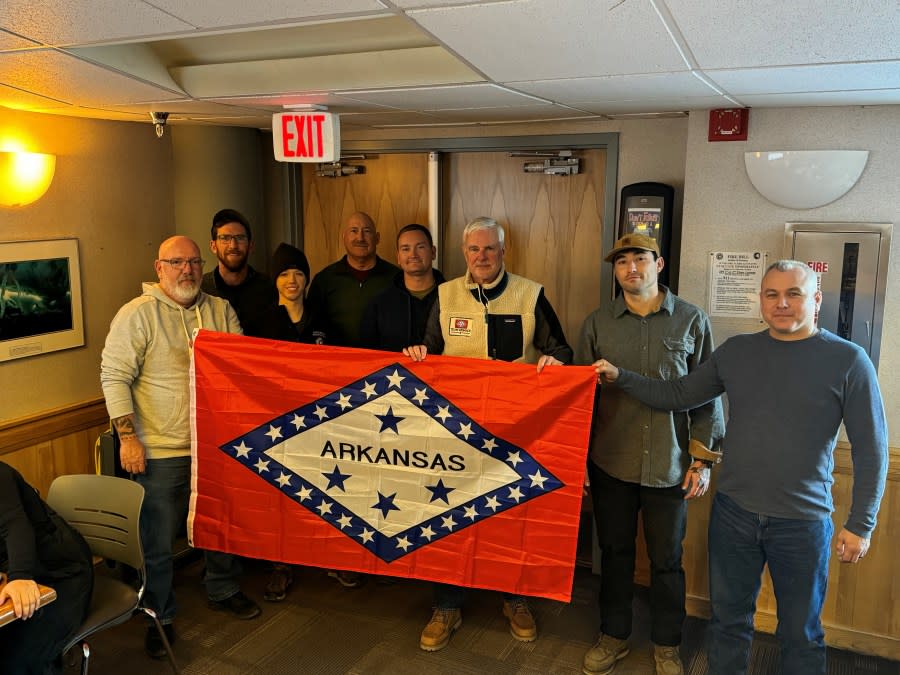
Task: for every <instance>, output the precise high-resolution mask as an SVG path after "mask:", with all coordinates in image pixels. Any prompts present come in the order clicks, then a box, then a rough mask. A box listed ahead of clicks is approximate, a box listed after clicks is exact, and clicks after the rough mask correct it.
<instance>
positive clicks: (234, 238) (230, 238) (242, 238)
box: [216, 234, 248, 244]
mask: <svg viewBox="0 0 900 675" xmlns="http://www.w3.org/2000/svg"><path fill="white" fill-rule="evenodd" d="M216 239H218V240H219V241H221V242H222V243H223V244H230V243H231V242H234V243H235V244H246V243H247V239H248V237H247V235H246V234H218V235H216Z"/></svg>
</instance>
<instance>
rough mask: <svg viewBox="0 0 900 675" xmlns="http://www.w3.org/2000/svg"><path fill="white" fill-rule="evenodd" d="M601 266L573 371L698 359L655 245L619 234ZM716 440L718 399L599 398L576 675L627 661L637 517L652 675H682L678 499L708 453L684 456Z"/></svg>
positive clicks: (699, 489)
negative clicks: (589, 640) (608, 282)
mask: <svg viewBox="0 0 900 675" xmlns="http://www.w3.org/2000/svg"><path fill="white" fill-rule="evenodd" d="M605 260H606V262H610V263H612V264H613V269H614V271H615V276H616V281H618V283H619V286H620V287H621V289H622V292H621V293H620V294H619V296H618V297H617V298H616V299H615V300H614V301H613V303H612V305H611V307H609V308H601V309H598V310H596V311H594V312H593V313H592V314H591V315H590V316H588V318H587V319H586V320H585V322H584V326H583V328H582V331H581V340H580V342H579V344H578V349H577V351H576V353H575V362H576V363H578V364H582V365H588V364H592V363H594V362H595V361H597V360H598V359H600V358H604V359H608V360H610V361H612V362H614V363H620V362H621V363H622V365H624V366H625V367H626V368H629V369H631V370H634V371H636V372H639V373H642V374H643V375H647V376H649V377H653V378H657V379H663V380H672V379H677V378H679V377H681V376H682V375H685V374H687V373H688V372H690V371H691V370H693V369H694V368H695V367H697V366H698V365H699V364H700V363H702V362H703V361H704V360H706V359H707V358H708V357H709V355H710V354H711V353H712V350H713V344H712V335H711V332H710V327H709V319H708V318H707V316H706V314H705V313H704V312H703V310H701V309H700V308H699V307H695V306H694V305H692V304H690V303H687V302H685V301H684V300H681V299H680V298H678V297H676V296H675V294H674V293H672V292H671V291H670V290H669V289H668V288H666V287H665V286H663V285H661V284H660V283H659V279H658V277H659V273H660V272H661V271H662V269H663V266H664V265H665V261H664V260H663V259H662V258H661V257H660V255H659V246H658V245H657V243H656V240H655V239H653V238H651V237H647V236H645V235H642V234H627V235H625V236H623V237H622V238H620V239H619V240H618V241H616V243H615V245H614V246H613V249H612V251H610V252H609V253H608V254H607V256H606V258H605ZM626 364H627V365H626ZM723 432H724V424H723V419H722V408H721V405H720V403H719V400H718V399H716V400H714V401H712V402H711V403H707V404H706V405H702V406H700V407H698V408H695V409H693V410H688V411H683V412H668V411H661V410H655V409H653V408H650V407H649V406H646V405H644V404H643V403H641V402H640V401H638V400H637V399H635V398H632V397H631V396H629V395H627V394H625V393H623V392H622V391H621V390H619V389H618V388H617V387H604V388H603V391H602V394H601V393H600V392H598V395H597V397H596V401H595V407H594V425H593V429H592V432H591V445H590V460H589V462H588V475H589V478H590V483H591V497H592V500H593V506H594V515H595V520H596V523H597V535H598V539H599V543H600V551H601V555H602V558H601V560H602V569H601V576H600V630H601V633H600V637H599V638H598V640H597V643H596V644H595V645H594V646H593V647H592V648H591V649H590V650H589V651H588V652H587V654H585V657H584V664H583V666H584V672H585V673H588V674H590V675H602V674H604V673H609V672H610V671H612V670H613V668H615V666H616V663H618V661H619V660H620V659H622V658H624V657H625V656H627V654H628V637H629V635H630V634H631V622H632V616H631V601H632V592H633V579H634V559H635V538H636V536H637V517H638V512H640V513H641V516H642V520H643V529H644V540H645V542H646V545H647V553H648V555H649V557H650V611H651V627H650V637H651V640H652V641H653V643H654V659H655V662H656V672H657V673H659V674H663V675H679V674H680V673H683V667H682V664H681V659H680V655H679V652H678V648H679V645H680V644H681V628H682V624H683V622H684V618H685V609H684V602H685V582H684V569H683V568H682V565H681V556H682V541H683V539H684V535H685V528H686V522H687V500H690V499H695V498H697V497H701V496H702V495H703V494H704V493H705V492H706V490H707V488H708V487H709V478H710V465H711V462H710V461H709V459H706V457H708V456H709V455H702V456H701V454H700V453H695V454H698V457H700V458H699V459H695V458H693V457H692V456H691V454H690V452H689V448H690V447H699V446H698V445H697V443H702V446H703V447H705V448H712V447H714V445H715V444H716V443H717V442H718V441H719V439H720V438H721V437H722V435H723ZM691 441H694V442H695V443H694V445H693V446H692V445H691Z"/></svg>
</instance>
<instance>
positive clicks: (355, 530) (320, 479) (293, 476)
mask: <svg viewBox="0 0 900 675" xmlns="http://www.w3.org/2000/svg"><path fill="white" fill-rule="evenodd" d="M297 420H300V421H301V423H300V424H297V423H296V421H297ZM272 429H278V430H279V433H277V434H276V433H273V432H272ZM220 449H221V450H222V451H223V452H224V453H225V454H227V455H228V456H230V457H232V458H233V459H235V460H236V461H237V462H239V463H240V464H242V465H243V466H245V467H246V468H247V469H248V470H251V471H253V472H254V474H255V475H256V476H257V477H258V478H259V479H261V480H264V481H266V482H267V483H269V484H270V485H272V486H273V487H275V488H276V489H278V490H280V491H281V492H283V493H284V494H285V495H287V496H288V497H289V498H291V499H293V500H294V501H296V502H297V503H298V504H301V505H302V506H303V507H304V508H306V509H307V510H308V511H309V512H310V513H312V514H314V515H316V516H318V517H320V518H322V519H323V520H324V521H326V522H327V523H329V524H330V525H332V526H333V527H335V528H336V529H337V530H338V531H340V532H342V533H343V534H344V535H346V536H348V537H350V538H351V539H353V540H354V541H356V542H357V543H359V544H360V545H362V546H365V547H366V548H367V549H369V550H370V551H371V552H372V553H374V554H375V555H377V556H378V557H379V558H381V559H382V560H384V561H385V562H392V561H393V560H396V559H398V558H400V557H402V556H404V555H407V554H408V553H411V552H413V551H415V550H417V549H418V548H420V547H422V546H427V545H429V544H431V543H433V542H435V541H438V540H440V539H442V538H443V537H446V536H448V535H450V534H452V533H454V532H458V531H460V530H462V529H464V528H466V527H470V526H471V525H473V524H475V523H478V522H479V521H481V520H484V519H485V518H489V517H491V516H493V515H495V514H497V513H502V512H503V511H505V510H507V509H510V508H514V507H516V506H518V505H520V504H524V503H525V502H528V501H530V500H531V499H534V498H536V497H540V496H541V495H543V494H547V493H548V492H552V491H553V490H557V489H559V488H560V487H562V482H561V481H560V480H559V479H558V478H556V477H555V476H554V475H553V474H552V473H550V472H549V471H548V470H547V468H546V467H544V466H543V465H541V464H540V463H538V462H537V461H536V460H535V459H534V458H533V457H531V455H529V454H528V453H527V452H526V451H525V450H524V449H523V448H521V447H519V446H516V445H513V444H512V443H509V442H508V441H506V440H504V439H503V438H500V437H499V436H497V435H496V434H494V433H491V432H490V430H488V429H485V428H484V427H482V426H481V425H479V424H478V423H477V422H476V421H475V420H473V419H472V418H471V417H469V416H468V415H466V414H465V413H464V412H463V411H462V410H460V409H459V408H457V407H456V406H454V405H453V402H452V401H450V400H448V399H446V398H445V397H444V396H442V395H441V393H440V392H438V391H436V390H435V389H433V388H431V387H430V386H429V385H428V384H427V383H426V382H424V381H423V380H421V379H419V378H418V377H417V376H416V375H415V374H414V373H412V372H411V371H409V370H407V369H406V368H404V367H403V366H402V365H400V364H399V363H394V364H392V365H390V366H387V367H385V368H382V369H380V370H377V371H375V372H372V373H369V374H367V375H366V376H365V377H363V378H362V379H359V380H357V381H355V382H352V383H350V384H347V385H346V386H344V387H341V388H340V389H337V390H335V391H333V392H331V393H330V394H327V395H325V396H323V397H322V398H319V399H317V400H315V401H310V402H309V403H307V404H305V405H303V406H300V407H299V408H295V409H293V410H288V411H286V412H285V413H283V414H281V415H278V416H276V417H274V418H273V419H270V420H267V421H266V422H264V423H263V424H261V425H259V426H258V427H256V428H255V429H252V430H251V431H249V432H247V433H245V434H244V435H243V436H239V437H237V438H234V439H232V440H230V441H228V442H227V443H225V444H223V445H221V446H220ZM260 466H265V467H266V470H260V468H259V467H260Z"/></svg>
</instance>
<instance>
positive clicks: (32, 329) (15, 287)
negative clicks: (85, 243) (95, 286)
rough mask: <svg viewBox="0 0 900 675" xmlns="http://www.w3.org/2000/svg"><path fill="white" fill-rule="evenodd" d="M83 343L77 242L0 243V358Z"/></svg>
mask: <svg viewBox="0 0 900 675" xmlns="http://www.w3.org/2000/svg"><path fill="white" fill-rule="evenodd" d="M82 345H84V318H83V316H82V311H81V269H80V267H79V264H78V240H77V239H47V240H42V241H0V361H9V360H12V359H19V358H23V357H26V356H35V355H37V354H46V353H47V352H55V351H58V350H60V349H70V348H72V347H81V346H82Z"/></svg>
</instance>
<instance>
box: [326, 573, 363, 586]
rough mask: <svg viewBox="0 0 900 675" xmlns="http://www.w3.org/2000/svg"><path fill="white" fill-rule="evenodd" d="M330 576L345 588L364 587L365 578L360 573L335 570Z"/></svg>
mask: <svg viewBox="0 0 900 675" xmlns="http://www.w3.org/2000/svg"><path fill="white" fill-rule="evenodd" d="M328 576H330V577H331V578H332V579H337V581H338V583H339V584H340V585H341V586H343V587H344V588H358V587H360V586H362V582H363V578H364V577H363V575H362V574H360V573H359V572H344V571H343V570H333V571H331V572H329V573H328Z"/></svg>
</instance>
